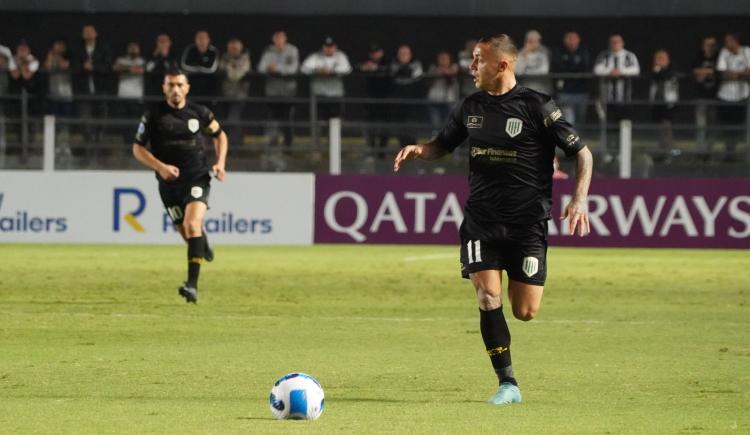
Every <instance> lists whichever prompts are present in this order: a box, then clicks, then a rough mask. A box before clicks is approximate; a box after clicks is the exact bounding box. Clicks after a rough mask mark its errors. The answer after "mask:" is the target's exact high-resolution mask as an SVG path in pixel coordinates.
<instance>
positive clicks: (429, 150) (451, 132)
mask: <svg viewBox="0 0 750 435" xmlns="http://www.w3.org/2000/svg"><path fill="white" fill-rule="evenodd" d="M463 105H464V101H461V102H460V103H458V105H456V107H455V108H453V111H452V112H451V114H450V116H449V117H448V122H447V123H446V124H445V127H443V130H442V131H441V132H440V133H439V134H438V135H437V137H436V138H435V139H433V140H431V141H430V142H428V143H420V144H414V145H407V146H405V147H403V148H401V151H399V152H398V154H397V155H396V158H395V159H394V160H393V171H394V172H398V170H399V169H401V164H402V163H403V162H405V161H407V160H413V159H421V160H436V159H439V158H440V157H443V156H444V155H446V154H448V153H450V152H452V151H453V150H454V149H456V147H458V146H459V145H461V142H463V141H464V139H466V137H467V136H468V131H467V130H466V125H465V124H464V122H463Z"/></svg>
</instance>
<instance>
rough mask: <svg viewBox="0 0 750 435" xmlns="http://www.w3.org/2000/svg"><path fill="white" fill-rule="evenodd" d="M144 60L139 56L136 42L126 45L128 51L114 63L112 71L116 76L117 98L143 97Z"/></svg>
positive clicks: (139, 48) (139, 49)
mask: <svg viewBox="0 0 750 435" xmlns="http://www.w3.org/2000/svg"><path fill="white" fill-rule="evenodd" d="M145 65H146V60H145V59H143V56H141V47H140V45H138V43H137V42H133V41H131V42H129V43H128V51H127V54H125V55H124V56H120V57H118V58H117V60H116V61H115V64H114V66H113V67H112V69H114V71H115V72H116V73H117V74H118V79H119V82H118V85H117V96H118V97H120V98H142V97H143V73H144V72H145Z"/></svg>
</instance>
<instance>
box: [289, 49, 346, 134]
mask: <svg viewBox="0 0 750 435" xmlns="http://www.w3.org/2000/svg"><path fill="white" fill-rule="evenodd" d="M300 70H301V71H302V73H303V74H307V75H311V76H312V80H311V83H310V92H311V93H312V94H314V95H315V96H320V97H343V96H344V81H343V80H342V78H341V76H343V75H346V74H349V73H351V72H352V65H351V64H350V63H349V58H348V57H347V56H346V54H345V53H344V52H343V51H341V50H339V49H338V46H337V45H336V42H335V41H334V40H333V38H331V37H330V36H328V37H326V38H325V39H324V40H323V47H322V48H321V50H320V51H317V52H315V53H312V54H311V55H309V56H307V58H306V59H305V61H304V62H302V67H301V68H300ZM318 107H319V109H318V114H319V116H320V117H321V118H323V119H330V118H337V117H339V116H341V111H342V108H341V104H340V103H322V104H319V105H318Z"/></svg>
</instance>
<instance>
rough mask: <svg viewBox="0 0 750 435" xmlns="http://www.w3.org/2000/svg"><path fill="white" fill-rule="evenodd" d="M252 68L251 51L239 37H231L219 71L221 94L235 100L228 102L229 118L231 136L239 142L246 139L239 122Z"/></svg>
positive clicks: (248, 88)
mask: <svg viewBox="0 0 750 435" xmlns="http://www.w3.org/2000/svg"><path fill="white" fill-rule="evenodd" d="M250 69H251V63H250V53H248V52H247V50H245V47H244V45H243V44H242V41H240V39H239V38H232V39H230V40H229V42H228V43H227V51H226V53H224V54H223V55H222V56H221V62H220V63H219V71H220V72H221V74H222V81H221V95H222V96H224V97H227V98H231V99H233V100H235V101H230V102H229V103H228V105H229V110H228V115H227V119H228V120H229V122H228V125H229V126H231V130H232V134H231V135H230V137H232V138H233V140H234V141H236V142H238V143H242V142H243V141H244V140H243V133H242V128H240V126H239V125H238V124H239V123H240V122H241V121H242V111H243V109H244V107H245V98H247V95H248V91H249V90H250V82H249V81H248V79H247V75H248V73H249V72H250Z"/></svg>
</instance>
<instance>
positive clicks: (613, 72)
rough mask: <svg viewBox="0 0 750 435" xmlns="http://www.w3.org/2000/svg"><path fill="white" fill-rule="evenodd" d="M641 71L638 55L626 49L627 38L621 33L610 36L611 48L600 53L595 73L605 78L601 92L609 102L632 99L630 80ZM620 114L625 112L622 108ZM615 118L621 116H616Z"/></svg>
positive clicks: (622, 101)
mask: <svg viewBox="0 0 750 435" xmlns="http://www.w3.org/2000/svg"><path fill="white" fill-rule="evenodd" d="M640 73H641V67H640V65H639V63H638V57H636V55H635V54H634V53H633V52H631V51H628V50H626V49H625V40H624V39H623V38H622V36H621V35H619V34H614V35H612V36H610V37H609V49H607V50H605V51H603V52H601V53H599V56H597V58H596V62H595V64H594V74H596V75H597V76H600V77H603V78H605V80H604V81H603V82H602V87H601V94H602V98H603V99H604V101H606V102H608V103H626V102H628V101H630V100H631V98H632V94H633V89H632V83H631V81H630V78H631V77H635V76H637V75H638V74H640ZM619 112H620V114H624V112H623V111H622V110H620V111H619ZM615 118H618V119H619V118H620V117H619V116H615Z"/></svg>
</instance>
